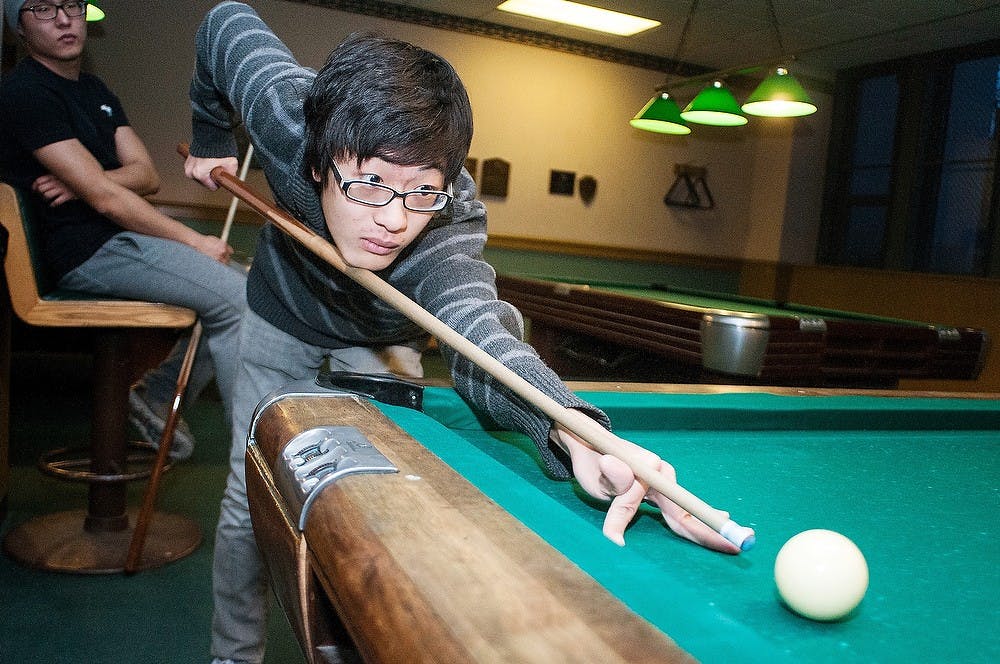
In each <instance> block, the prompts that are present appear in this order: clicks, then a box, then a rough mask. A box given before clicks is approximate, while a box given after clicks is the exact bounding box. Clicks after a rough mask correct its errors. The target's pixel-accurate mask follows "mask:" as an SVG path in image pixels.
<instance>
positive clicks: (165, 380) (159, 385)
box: [59, 231, 246, 422]
mask: <svg viewBox="0 0 1000 664" xmlns="http://www.w3.org/2000/svg"><path fill="white" fill-rule="evenodd" d="M59 286H60V287H62V288H69V289H72V290H78V291H83V292H86V293H94V294H97V295H102V296H107V297H119V298H125V299H132V300H146V301H150V302H165V303H167V304H176V305H180V306H182V307H188V308H189V309H193V310H194V311H196V312H197V313H198V320H199V321H200V322H201V325H202V345H201V347H200V348H199V353H198V355H197V356H196V358H197V360H196V362H195V366H194V368H192V374H191V377H190V380H189V382H188V386H189V389H188V393H189V395H197V393H198V392H199V391H200V389H201V388H202V387H204V386H205V384H206V383H208V381H209V380H211V378H212V374H213V370H214V374H215V377H216V383H217V384H218V387H219V392H220V393H221V395H222V402H223V406H224V408H225V410H226V421H227V422H229V421H230V419H229V418H230V415H231V411H230V408H229V406H230V404H231V403H232V393H233V383H234V378H235V374H236V348H237V343H238V339H239V326H240V321H241V319H242V317H243V312H244V311H245V310H246V272H245V271H244V270H243V269H242V268H240V267H238V266H230V265H223V264H222V263H220V262H218V261H216V260H213V259H212V258H209V257H208V256H206V255H204V254H202V253H200V252H198V251H196V250H194V249H192V248H191V247H189V246H187V245H185V244H181V243H180V242H174V241H173V240H165V239H163V238H158V237H152V236H149V235H142V234H140V233H133V232H131V231H125V232H122V233H119V234H118V235H116V236H114V237H113V238H111V239H110V240H108V241H107V242H105V243H104V245H103V246H101V248H100V249H98V250H97V251H96V252H94V255H93V256H91V257H90V258H88V259H87V260H86V261H85V262H84V263H83V264H82V265H80V266H79V267H77V268H76V269H74V270H72V271H71V272H69V273H68V274H67V275H66V276H64V277H63V278H62V279H61V280H60V282H59ZM186 347H187V337H184V338H182V339H181V340H180V341H179V342H178V344H177V345H175V346H174V349H173V350H172V351H171V354H170V356H169V357H168V358H167V359H166V360H164V362H163V363H161V364H160V366H159V367H157V368H156V369H154V370H153V371H151V372H150V373H149V374H147V376H146V377H145V381H146V388H147V392H148V394H149V397H150V399H151V400H154V401H155V402H156V403H167V404H169V403H170V399H171V396H172V395H173V392H174V388H175V386H176V383H177V376H178V374H179V373H180V365H181V362H182V360H183V354H184V351H185V349H186ZM206 347H207V353H208V354H207V356H206V353H205V349H206ZM208 357H210V359H211V362H210V363H209V362H206V361H205V360H206V359H207V358H208Z"/></svg>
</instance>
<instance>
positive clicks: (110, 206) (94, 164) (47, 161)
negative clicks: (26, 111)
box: [34, 128, 232, 262]
mask: <svg viewBox="0 0 1000 664" xmlns="http://www.w3.org/2000/svg"><path fill="white" fill-rule="evenodd" d="M123 129H124V128H119V129H118V132H116V135H115V136H116V141H117V137H118V133H120V132H121V131H122V130H123ZM130 133H131V134H132V136H131V137H126V138H124V140H123V141H122V142H123V143H124V144H125V145H126V146H127V149H128V150H131V152H129V153H128V154H127V155H126V159H129V161H128V162H126V161H124V160H123V166H122V168H121V169H115V170H114V171H112V172H111V174H109V172H107V171H105V170H104V169H103V168H102V167H101V165H100V163H99V162H98V161H97V159H95V158H94V156H93V155H92V154H91V153H90V151H89V150H87V149H86V148H85V147H84V146H83V144H82V143H80V141H78V140H76V139H68V140H64V141H58V142H56V143H51V144H49V145H46V146H44V147H41V148H38V149H37V150H35V151H34V156H35V158H36V159H38V161H39V163H41V164H42V166H44V167H45V169H46V170H47V171H48V172H49V173H50V174H51V175H52V176H53V177H54V178H55V179H56V180H58V182H60V183H61V184H62V185H63V186H64V187H65V188H66V189H67V190H68V191H69V192H72V194H73V196H75V197H76V198H79V199H81V200H83V201H84V202H86V203H87V204H88V205H90V207H92V208H94V210H96V211H97V212H98V213H99V214H101V215H103V216H105V217H107V218H108V219H111V220H112V221H114V222H115V223H117V224H118V225H119V226H121V227H122V228H125V229H127V230H131V231H135V232H137V233H143V234H144V235H152V236H156V237H162V238H166V239H169V240H175V241H177V242H182V243H184V244H186V245H188V246H191V247H193V248H194V249H196V250H198V251H200V252H201V253H203V254H205V255H207V256H210V257H212V258H214V259H216V260H219V261H223V262H225V261H227V260H228V259H229V256H230V255H231V253H232V250H231V249H230V248H229V247H228V246H227V245H226V244H225V243H224V242H222V241H221V240H219V239H218V238H214V237H210V236H206V235H202V234H201V233H198V232H197V231H195V230H193V229H191V228H189V227H187V226H185V225H184V224H182V223H180V222H179V221H177V220H175V219H171V218H170V217H168V216H166V215H164V214H161V213H160V212H158V211H157V210H156V208H154V207H153V206H152V205H150V204H149V202H148V201H146V199H144V198H142V196H140V195H139V194H137V193H135V192H134V191H132V190H131V189H129V188H128V187H127V186H125V185H123V184H121V183H120V182H119V181H117V180H121V181H122V182H126V183H131V184H136V185H137V186H138V183H139V182H142V181H143V179H144V178H145V179H146V183H147V186H148V184H149V180H148V177H147V176H144V175H143V171H144V170H146V169H145V167H143V166H142V165H141V159H140V158H138V157H137V156H136V155H137V154H145V152H146V151H145V148H144V147H140V149H139V150H138V153H137V152H136V150H135V145H134V143H133V141H132V139H134V141H136V142H138V143H139V145H140V146H141V141H139V139H138V137H137V136H135V134H134V132H130ZM145 157H146V159H147V160H148V154H146V155H145ZM149 163H150V166H151V162H149ZM152 172H153V174H154V180H157V181H158V178H155V169H153V171H152ZM156 183H157V182H154V184H156ZM42 186H44V184H39V183H36V189H39V190H40V191H41V189H40V188H41V187H42ZM139 188H140V189H141V188H142V187H141V186H140V187H139ZM41 193H42V194H43V195H45V196H46V198H47V199H48V200H49V201H50V202H52V203H54V204H55V201H56V200H57V199H55V198H54V197H52V196H49V195H48V194H46V192H45V191H41Z"/></svg>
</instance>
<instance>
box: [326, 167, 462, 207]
mask: <svg viewBox="0 0 1000 664" xmlns="http://www.w3.org/2000/svg"><path fill="white" fill-rule="evenodd" d="M330 165H331V167H332V170H333V177H335V178H337V182H338V183H339V184H340V189H341V191H343V192H344V195H345V196H347V197H348V198H349V199H350V200H352V201H354V202H356V203H363V204H364V205H373V206H375V207H383V206H386V205H388V204H389V203H391V202H392V201H393V199H395V198H402V199H403V207H405V208H406V209H407V210H410V211H411V212H437V211H438V210H443V209H444V208H445V206H447V205H448V203H449V202H450V201H451V199H452V188H451V185H450V184H449V185H448V191H439V190H437V189H413V190H411V191H396V190H395V189H393V188H392V187H390V186H388V185H384V184H380V183H378V182H368V181H366V180H345V179H344V178H343V176H341V174H340V171H339V170H337V165H336V164H334V163H333V162H330Z"/></svg>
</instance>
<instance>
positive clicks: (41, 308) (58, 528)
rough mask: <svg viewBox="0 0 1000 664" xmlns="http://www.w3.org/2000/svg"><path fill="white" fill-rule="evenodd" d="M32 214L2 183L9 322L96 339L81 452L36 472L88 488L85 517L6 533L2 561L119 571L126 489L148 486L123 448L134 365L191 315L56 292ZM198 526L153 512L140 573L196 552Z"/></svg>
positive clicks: (140, 461) (61, 453) (127, 513)
mask: <svg viewBox="0 0 1000 664" xmlns="http://www.w3.org/2000/svg"><path fill="white" fill-rule="evenodd" d="M33 217H34V215H33V213H32V210H31V209H30V205H28V204H27V201H26V200H25V198H24V197H22V196H21V195H20V194H19V193H18V192H17V191H15V190H14V189H13V188H12V187H10V186H9V185H6V184H3V183H0V221H2V223H3V226H4V227H5V228H6V229H7V232H8V233H9V239H8V246H7V256H6V259H5V261H4V270H5V274H6V277H7V284H8V289H9V291H10V300H11V305H12V308H13V309H14V313H15V314H17V316H18V317H19V318H20V319H21V320H22V321H24V322H25V323H27V324H28V325H34V326H40V327H73V328H89V329H91V330H93V332H94V336H95V354H94V410H93V414H92V423H91V431H90V445H89V449H88V450H86V453H84V454H82V455H81V454H80V452H79V450H74V449H72V448H60V449H57V450H53V451H51V452H48V453H46V454H44V455H42V458H41V459H40V460H39V467H40V468H41V470H42V471H43V472H45V473H47V474H50V475H53V476H55V477H59V478H62V479H68V480H75V481H82V482H86V483H88V485H89V488H88V504H87V508H86V509H85V510H84V509H79V510H70V511H66V512H59V513H55V514H49V515H44V516H40V517H36V518H34V519H31V520H29V521H27V522H25V523H23V524H20V525H18V526H16V527H15V528H13V529H11V530H10V531H9V532H8V533H7V536H6V537H5V538H4V541H3V549H4V552H5V553H7V555H9V556H11V557H12V558H13V559H15V560H17V561H18V562H20V563H22V564H24V565H27V566H30V567H35V568H40V569H46V570H52V571H62V572H77V573H113V572H120V571H122V570H123V569H124V563H125V557H126V554H127V551H128V547H129V542H130V541H131V537H132V531H133V528H134V522H135V512H136V510H135V509H130V508H129V506H128V504H127V495H126V491H127V482H129V481H131V480H136V479H142V478H145V477H148V476H149V474H150V472H151V469H150V467H149V464H150V463H152V461H153V460H154V459H155V452H153V450H152V446H150V445H147V444H145V443H142V444H140V443H130V442H129V441H128V436H127V432H128V394H129V388H130V386H131V384H132V382H133V381H134V380H135V379H136V378H137V377H138V373H139V371H141V370H142V369H143V368H145V367H139V366H137V365H138V362H137V358H138V357H140V356H142V355H143V352H142V351H143V345H144V342H145V341H146V340H148V339H149V335H151V334H157V333H162V332H163V331H169V330H180V329H184V328H186V327H190V326H191V325H193V324H194V321H195V313H194V312H193V311H191V310H190V309H186V308H184V307H178V306H173V305H168V304H162V303H154V302H137V301H131V300H113V299H101V298H95V297H94V296H92V295H89V294H85V293H73V292H68V291H59V290H57V289H54V288H53V286H54V285H53V284H50V283H48V282H47V281H46V280H45V275H44V272H43V271H42V270H41V269H40V267H39V266H40V264H41V263H40V261H39V256H38V252H39V251H40V247H41V244H40V241H39V235H40V231H39V229H37V228H36V227H35V225H36V224H35V223H34V218H33ZM200 542H201V530H200V529H199V528H198V526H197V524H195V523H194V521H192V520H190V519H188V518H186V517H182V516H177V515H171V514H165V513H159V512H157V513H155V515H154V518H153V519H152V521H151V524H150V526H149V531H148V535H147V541H146V546H145V549H144V551H143V560H142V567H143V568H150V567H157V566H160V565H163V564H165V563H168V562H171V561H173V560H177V559H179V558H182V557H184V556H186V555H188V554H189V553H191V552H192V551H194V550H195V548H197V546H198V544H199V543H200Z"/></svg>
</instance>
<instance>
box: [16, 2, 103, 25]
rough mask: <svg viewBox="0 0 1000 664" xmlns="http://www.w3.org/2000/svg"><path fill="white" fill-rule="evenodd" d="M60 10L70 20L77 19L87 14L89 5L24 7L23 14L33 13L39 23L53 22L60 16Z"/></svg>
mask: <svg viewBox="0 0 1000 664" xmlns="http://www.w3.org/2000/svg"><path fill="white" fill-rule="evenodd" d="M60 9H61V10H63V13H64V14H66V16H67V17H68V18H76V17H77V16H83V15H84V14H86V13H87V3H86V2H64V3H62V4H61V5H50V4H48V3H42V4H38V5H32V6H31V7H22V8H21V13H24V12H31V13H32V14H34V15H35V18H36V19H38V20H39V21H51V20H53V19H54V18H55V17H56V16H57V15H58V14H59V10H60Z"/></svg>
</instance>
